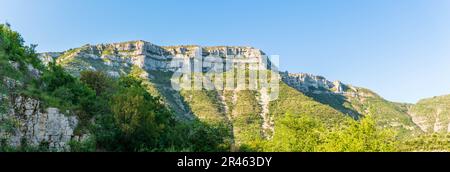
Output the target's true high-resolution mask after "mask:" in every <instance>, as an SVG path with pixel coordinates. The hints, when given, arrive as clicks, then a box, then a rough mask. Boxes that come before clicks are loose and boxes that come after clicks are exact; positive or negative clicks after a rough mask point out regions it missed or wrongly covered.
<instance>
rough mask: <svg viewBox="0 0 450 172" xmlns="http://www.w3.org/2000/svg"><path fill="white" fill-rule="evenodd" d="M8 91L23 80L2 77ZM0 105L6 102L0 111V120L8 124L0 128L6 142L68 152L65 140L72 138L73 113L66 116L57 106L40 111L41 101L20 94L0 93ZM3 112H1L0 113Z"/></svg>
mask: <svg viewBox="0 0 450 172" xmlns="http://www.w3.org/2000/svg"><path fill="white" fill-rule="evenodd" d="M0 85H3V86H5V87H6V89H8V90H15V89H18V88H19V87H21V86H22V83H20V82H18V81H15V80H14V79H10V78H6V77H5V78H3V84H0ZM0 104H6V105H7V106H6V107H7V109H6V111H3V112H0V123H2V124H6V123H8V125H9V126H10V129H8V130H2V128H0V138H1V139H5V141H6V143H8V145H10V146H13V147H18V146H21V145H22V144H23V143H26V144H27V145H31V146H40V145H47V146H48V148H49V149H50V150H55V151H68V150H69V145H68V142H69V141H71V140H72V138H74V137H75V136H74V133H73V131H74V130H75V128H76V126H77V124H78V120H77V118H76V117H75V116H66V115H65V114H63V113H61V112H59V110H58V109H56V108H48V109H45V110H43V109H42V108H41V105H40V104H41V102H40V101H38V100H35V99H32V98H27V97H23V96H20V95H15V94H12V95H7V94H4V95H0ZM2 113H3V114H2Z"/></svg>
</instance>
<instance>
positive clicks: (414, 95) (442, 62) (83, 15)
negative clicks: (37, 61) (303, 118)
mask: <svg viewBox="0 0 450 172" xmlns="http://www.w3.org/2000/svg"><path fill="white" fill-rule="evenodd" d="M5 21H8V22H9V23H11V24H12V26H13V28H14V29H15V30H17V31H19V32H20V33H21V34H22V35H23V37H24V38H25V40H26V41H27V43H36V44H39V47H38V51H62V50H66V49H68V48H73V47H79V46H81V45H84V44H87V43H90V44H96V43H108V42H120V41H128V40H146V41H149V42H152V43H155V44H158V45H178V44H197V45H249V46H254V47H257V48H260V49H262V50H263V51H265V52H266V53H268V54H275V55H280V58H281V59H280V65H281V68H282V69H284V70H289V71H291V72H308V73H313V74H317V75H322V76H325V77H327V78H328V79H330V80H341V81H343V82H345V83H350V84H353V85H356V86H362V87H367V88H370V89H372V90H374V91H375V92H377V93H379V94H380V95H381V96H383V97H385V98H387V99H388V100H392V101H400V102H416V101H417V100H419V99H421V98H425V97H432V96H436V95H443V94H450V79H449V78H450V22H449V21H450V1H448V0H298V1H293V0H284V1H283V0H271V1H269V0H258V1H257V0H255V1H251V0H214V1H207V0H204V1H202V0H191V1H180V0H154V1H151V0H148V1H144V0H142V1H139V0H128V1H122V0H120V1H119V0H78V1H69V0H39V1H30V0H0V22H5Z"/></svg>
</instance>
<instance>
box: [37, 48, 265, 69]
mask: <svg viewBox="0 0 450 172" xmlns="http://www.w3.org/2000/svg"><path fill="white" fill-rule="evenodd" d="M263 55H265V54H264V53H263V52H262V51H261V50H259V49H256V48H252V47H232V46H231V47H230V46H216V47H202V46H195V45H187V46H165V47H164V46H157V45H155V44H152V43H149V42H145V41H129V42H122V43H113V44H99V45H85V46H82V47H80V48H76V49H71V50H68V51H65V52H51V53H41V54H40V55H39V58H40V59H41V60H43V61H44V63H48V62H50V61H54V60H55V61H56V62H57V63H59V64H62V65H63V66H65V67H66V69H67V70H68V71H69V72H71V73H72V74H75V75H77V74H78V73H79V72H80V71H83V70H102V71H107V73H108V74H110V75H112V76H119V75H121V74H126V73H128V72H129V70H130V68H131V67H132V66H137V67H140V68H142V69H144V70H147V71H152V70H157V71H163V72H174V71H176V70H177V69H179V68H180V64H179V63H173V60H174V59H193V58H194V57H200V58H206V57H208V56H214V57H225V56H227V57H228V58H227V59H228V60H231V62H230V63H232V62H239V61H246V62H255V63H256V62H259V60H260V59H261V57H262V56H263ZM205 68H206V69H204V70H208V69H210V68H212V66H207V67H205ZM228 69H229V68H228ZM225 70H227V69H226V68H225Z"/></svg>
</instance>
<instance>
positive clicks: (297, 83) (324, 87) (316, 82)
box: [281, 72, 343, 94]
mask: <svg viewBox="0 0 450 172" xmlns="http://www.w3.org/2000/svg"><path fill="white" fill-rule="evenodd" d="M281 77H282V80H283V81H284V82H285V83H286V84H288V85H289V86H291V87H293V88H296V89H297V90H300V91H302V92H313V93H316V94H320V93H322V92H329V91H330V89H332V88H336V92H338V93H340V92H342V91H343V88H342V85H343V84H342V83H341V82H339V81H336V82H334V83H333V82H331V81H328V80H326V79H325V78H324V77H322V76H315V75H311V74H307V73H299V74H295V73H288V72H282V73H281Z"/></svg>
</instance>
